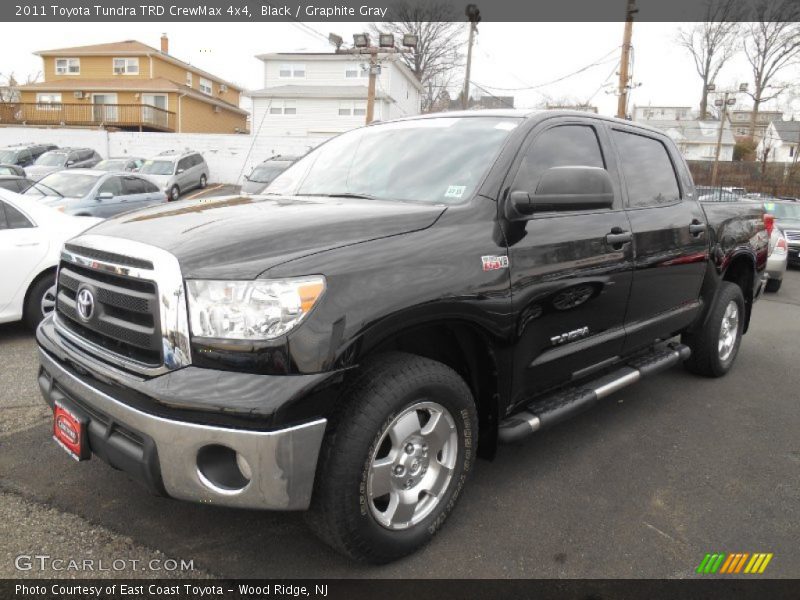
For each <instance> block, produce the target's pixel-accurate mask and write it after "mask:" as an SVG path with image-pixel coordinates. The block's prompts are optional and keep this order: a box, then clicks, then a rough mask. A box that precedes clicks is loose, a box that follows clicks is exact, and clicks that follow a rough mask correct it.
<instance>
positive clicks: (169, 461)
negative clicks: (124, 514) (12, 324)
mask: <svg viewBox="0 0 800 600" xmlns="http://www.w3.org/2000/svg"><path fill="white" fill-rule="evenodd" d="M39 360H40V361H41V365H42V368H43V369H44V370H45V371H46V372H47V374H48V375H49V376H50V378H51V379H52V380H53V382H55V383H56V384H57V386H58V387H59V388H61V390H63V392H64V393H65V394H66V396H67V398H70V397H72V398H73V399H75V400H76V401H78V402H80V403H83V404H85V405H87V406H89V407H91V408H93V409H94V410H96V411H98V412H100V413H102V414H104V415H106V416H108V417H109V418H110V419H112V420H113V421H114V422H116V423H119V424H121V425H123V426H125V427H128V428H130V429H132V430H134V431H137V432H140V433H142V434H144V435H146V436H148V437H150V438H151V439H152V440H153V442H154V443H155V446H156V450H157V456H158V463H159V467H160V473H161V479H162V481H163V485H164V489H165V490H166V492H167V494H168V495H169V496H171V497H173V498H177V499H180V500H191V501H195V502H203V503H209V504H217V505H224V506H234V507H240V508H257V509H271V510H303V509H306V508H308V505H309V503H310V501H311V493H312V489H313V485H314V475H315V472H316V466H317V458H318V455H319V449H320V446H321V443H322V437H323V435H324V433H325V425H326V420H325V419H319V420H316V421H312V422H310V423H304V424H302V425H298V426H295V427H289V428H286V429H281V430H277V431H249V430H243V429H230V428H225V427H215V426H208V425H198V424H194V423H185V422H181V421H175V420H170V419H165V418H162V417H157V416H154V415H151V414H148V413H145V412H142V411H139V410H137V409H135V408H132V407H130V406H128V405H126V404H123V403H121V402H119V401H118V400H116V399H114V398H113V397H111V396H109V395H108V394H106V393H104V392H102V391H100V390H98V389H96V388H94V387H92V386H90V385H88V384H87V383H85V382H84V381H82V380H81V379H79V378H77V377H76V376H75V375H73V374H72V373H70V372H69V371H67V370H66V369H65V368H64V367H62V366H61V365H60V364H59V363H58V362H57V361H55V360H54V359H53V358H52V357H51V356H50V355H49V354H48V353H47V352H45V351H43V350H42V349H41V348H40V349H39ZM43 393H45V394H46V391H45V390H43ZM208 446H223V447H224V448H228V449H230V450H233V451H235V452H236V453H238V454H240V455H241V456H242V457H243V458H244V459H245V461H246V462H247V464H248V466H249V469H248V470H249V471H250V473H249V481H248V482H247V483H246V485H243V487H240V488H232V487H230V486H225V485H221V484H220V485H217V484H215V483H214V482H213V481H212V480H211V479H213V478H211V479H210V478H209V477H207V476H206V475H204V473H203V470H202V469H201V468H200V466H199V465H198V459H199V456H200V454H199V453H200V451H201V449H203V448H206V447H208Z"/></svg>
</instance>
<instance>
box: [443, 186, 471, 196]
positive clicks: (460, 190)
mask: <svg viewBox="0 0 800 600" xmlns="http://www.w3.org/2000/svg"><path fill="white" fill-rule="evenodd" d="M466 189H467V186H465V185H451V186H448V187H447V191H446V192H445V193H444V197H445V198H461V196H463V195H464V192H465V191H466Z"/></svg>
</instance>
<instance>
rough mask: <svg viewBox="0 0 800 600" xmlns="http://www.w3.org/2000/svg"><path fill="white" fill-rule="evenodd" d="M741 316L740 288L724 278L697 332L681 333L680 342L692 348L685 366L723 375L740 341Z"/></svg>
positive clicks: (742, 300) (736, 352)
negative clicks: (703, 323) (710, 308)
mask: <svg viewBox="0 0 800 600" xmlns="http://www.w3.org/2000/svg"><path fill="white" fill-rule="evenodd" d="M744 318H745V306H744V296H743V295H742V289H741V288H740V287H739V286H738V285H736V284H733V283H730V282H728V281H723V282H722V283H721V284H720V290H719V296H718V297H717V301H716V304H715V305H714V307H713V308H712V310H711V313H710V314H709V315H708V319H707V320H706V323H705V326H704V327H703V328H702V329H701V330H699V331H697V332H693V333H685V334H683V337H682V341H683V343H684V344H686V345H687V346H689V347H690V348H691V349H692V355H691V357H690V358H689V360H687V361H686V363H685V364H686V368H687V369H688V370H689V371H691V372H692V373H697V374H698V375H704V376H706V377H722V376H723V375H725V374H726V373H727V372H728V371H730V369H731V367H732V366H733V362H734V360H736V355H737V354H738V353H739V345H740V344H741V342H742V332H743V331H744Z"/></svg>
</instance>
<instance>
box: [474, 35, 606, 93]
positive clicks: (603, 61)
mask: <svg viewBox="0 0 800 600" xmlns="http://www.w3.org/2000/svg"><path fill="white" fill-rule="evenodd" d="M618 48H619V46H617V47H615V48H613V49H612V50H611V51H609V52H607V53H605V54H604V55H603V56H601V57H600V58H598V59H597V60H595V61H594V62H592V63H590V64H588V65H586V66H584V67H581V68H580V69H578V70H577V71H573V72H572V73H568V74H567V75H563V76H561V77H558V78H557V79H553V80H552V81H547V82H544V83H539V84H536V85H530V86H526V87H515V88H511V87H498V86H493V85H486V84H484V85H483V87H487V88H490V89H493V90H495V91H498V92H522V91H525V90H535V89H538V88H543V87H547V86H548V85H553V84H554V83H559V82H561V81H564V80H565V79H569V78H570V77H574V76H575V75H580V74H581V73H583V72H584V71H588V70H589V69H592V68H594V67H598V66H600V65H603V64H608V63H609V62H611V61H612V60H614V61H616V60H617V59H616V58H613V59H610V60H609V57H610V56H611V55H612V54H614V53H615V52H616V51H617V50H618ZM473 83H474V84H475V85H478V84H477V83H475V82H473Z"/></svg>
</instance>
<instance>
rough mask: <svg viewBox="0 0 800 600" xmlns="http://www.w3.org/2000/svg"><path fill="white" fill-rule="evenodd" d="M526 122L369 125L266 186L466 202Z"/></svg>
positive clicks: (473, 119) (329, 144)
mask: <svg viewBox="0 0 800 600" xmlns="http://www.w3.org/2000/svg"><path fill="white" fill-rule="evenodd" d="M519 123H520V119H517V118H500V117H460V118H459V117H438V118H432V119H415V120H410V121H399V122H395V123H386V124H382V125H373V126H370V127H362V128H359V129H355V130H353V131H350V132H347V133H344V134H342V135H340V136H339V137H336V138H334V139H332V140H331V141H329V142H327V143H325V144H324V145H322V146H320V147H319V148H318V149H317V150H315V151H313V152H312V153H311V154H309V155H308V156H307V157H305V158H303V159H301V160H300V161H298V162H297V163H295V164H294V165H293V166H291V167H290V168H289V169H287V170H286V171H284V172H283V173H282V174H281V175H280V176H278V177H277V178H276V179H275V181H273V182H272V184H271V185H270V186H269V187H268V188H267V192H268V193H274V194H294V195H322V196H325V195H332V196H340V195H357V196H364V197H367V198H374V199H379V200H388V199H391V200H410V201H415V202H429V203H458V202H462V201H465V200H466V199H467V198H469V197H470V196H471V195H472V193H473V192H474V191H475V187H476V186H477V185H478V183H479V181H480V179H481V177H482V176H483V174H484V173H485V172H486V170H487V169H488V168H489V166H490V165H491V164H492V161H493V159H494V157H495V156H496V155H497V153H498V152H499V151H500V147H501V145H502V144H503V142H504V141H505V139H506V138H507V137H508V134H509V132H510V131H511V130H513V129H514V128H515V127H516V126H517V125H518V124H519Z"/></svg>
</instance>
